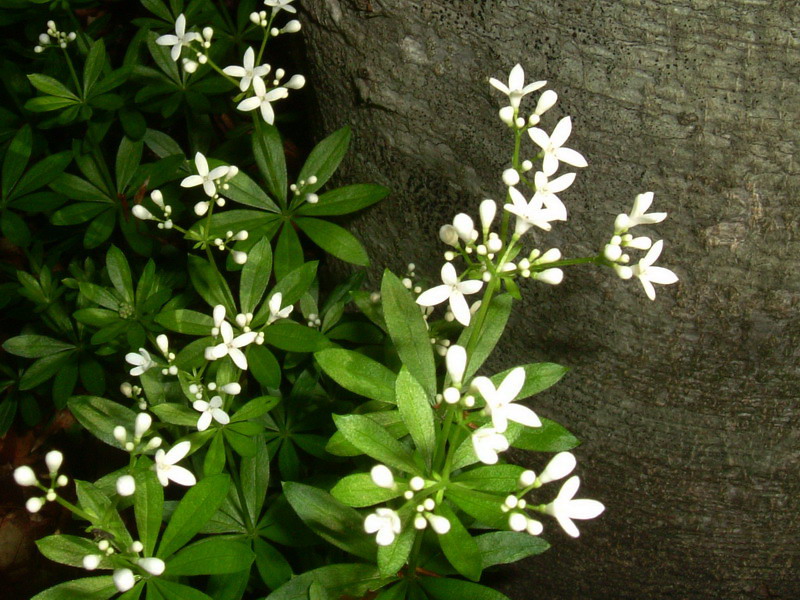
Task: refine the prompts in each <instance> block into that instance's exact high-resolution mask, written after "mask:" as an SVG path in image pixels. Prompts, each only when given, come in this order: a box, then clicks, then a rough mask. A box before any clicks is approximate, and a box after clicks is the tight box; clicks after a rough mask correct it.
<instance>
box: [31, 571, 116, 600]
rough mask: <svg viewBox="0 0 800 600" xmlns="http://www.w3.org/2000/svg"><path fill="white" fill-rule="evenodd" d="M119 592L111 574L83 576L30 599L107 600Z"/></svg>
mask: <svg viewBox="0 0 800 600" xmlns="http://www.w3.org/2000/svg"><path fill="white" fill-rule="evenodd" d="M118 593H119V592H118V591H117V586H115V585H114V580H113V579H112V578H111V575H105V576H103V577H85V578H83V579H73V580H72V581H67V582H65V583H59V584H58V585H55V586H53V587H51V588H48V589H46V590H45V591H43V592H41V593H39V594H36V595H35V596H34V597H33V598H31V600H75V598H81V600H84V599H85V600H107V599H108V598H111V597H112V596H116V595H117V594H118Z"/></svg>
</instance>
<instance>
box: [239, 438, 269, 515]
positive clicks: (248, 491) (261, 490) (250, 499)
mask: <svg viewBox="0 0 800 600" xmlns="http://www.w3.org/2000/svg"><path fill="white" fill-rule="evenodd" d="M256 448H257V451H256V453H255V455H253V456H250V457H247V458H243V459H242V463H241V467H240V478H241V482H242V490H243V493H244V501H245V504H247V512H248V513H249V514H250V515H251V516H253V517H254V518H257V517H258V516H259V515H260V514H261V509H262V508H263V507H264V500H265V498H266V496H267V486H268V485H269V452H268V451H267V445H266V444H264V443H263V439H258V440H256Z"/></svg>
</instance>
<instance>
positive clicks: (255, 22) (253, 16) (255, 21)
mask: <svg viewBox="0 0 800 600" xmlns="http://www.w3.org/2000/svg"><path fill="white" fill-rule="evenodd" d="M250 21H252V22H253V25H258V24H259V23H261V17H260V16H259V15H258V13H257V12H251V13H250Z"/></svg>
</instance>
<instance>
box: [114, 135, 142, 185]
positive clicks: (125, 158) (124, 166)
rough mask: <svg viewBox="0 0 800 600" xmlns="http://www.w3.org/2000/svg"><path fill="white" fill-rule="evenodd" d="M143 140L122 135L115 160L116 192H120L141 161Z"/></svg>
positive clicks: (129, 180)
mask: <svg viewBox="0 0 800 600" xmlns="http://www.w3.org/2000/svg"><path fill="white" fill-rule="evenodd" d="M143 148H144V142H143V141H142V140H139V141H136V142H134V141H132V140H130V139H128V138H127V137H123V138H122V141H121V142H120V144H119V149H118V150H117V162H116V166H115V174H116V179H117V193H119V194H122V193H123V192H124V191H125V188H127V187H128V184H129V183H130V182H131V178H132V177H133V174H134V173H135V172H136V169H138V168H139V163H140V162H141V161H142V150H143Z"/></svg>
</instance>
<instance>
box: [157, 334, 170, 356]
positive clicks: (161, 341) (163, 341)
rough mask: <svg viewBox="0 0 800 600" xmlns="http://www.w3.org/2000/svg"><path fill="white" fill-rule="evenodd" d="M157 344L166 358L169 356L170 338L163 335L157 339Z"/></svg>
mask: <svg viewBox="0 0 800 600" xmlns="http://www.w3.org/2000/svg"><path fill="white" fill-rule="evenodd" d="M156 344H157V345H158V349H159V350H161V354H163V355H164V356H169V338H168V337H167V336H166V335H164V334H163V333H162V334H161V335H159V336H158V337H157V338H156Z"/></svg>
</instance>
